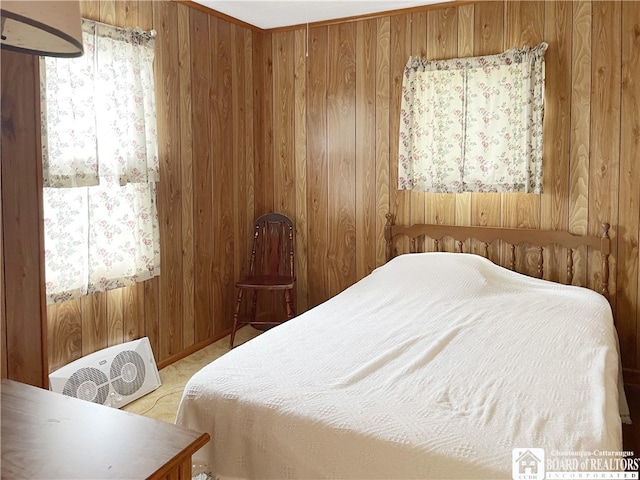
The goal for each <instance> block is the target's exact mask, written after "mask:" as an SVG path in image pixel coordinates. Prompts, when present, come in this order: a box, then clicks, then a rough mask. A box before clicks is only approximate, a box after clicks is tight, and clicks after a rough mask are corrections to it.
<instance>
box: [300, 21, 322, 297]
mask: <svg viewBox="0 0 640 480" xmlns="http://www.w3.org/2000/svg"><path fill="white" fill-rule="evenodd" d="M327 38H328V29H327V27H319V28H312V29H310V30H309V42H308V45H309V58H308V59H307V65H308V67H307V68H308V69H309V73H308V77H307V79H308V81H307V88H308V89H309V92H308V93H307V132H308V135H309V137H308V139H307V188H308V201H307V213H308V215H309V235H308V248H307V257H308V259H309V278H310V281H309V307H314V306H316V305H318V304H319V303H321V302H323V301H325V300H326V299H327V298H329V273H328V269H327V253H328V248H329V247H328V244H329V239H328V231H327V230H328V226H327V218H328V212H327V206H328V196H327V195H328V190H327V183H328V179H327V176H328V172H327V78H326V73H327V63H328V43H327ZM298 248H300V246H299V245H298Z"/></svg>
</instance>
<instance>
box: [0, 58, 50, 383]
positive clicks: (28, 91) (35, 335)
mask: <svg viewBox="0 0 640 480" xmlns="http://www.w3.org/2000/svg"><path fill="white" fill-rule="evenodd" d="M0 61H1V63H2V71H1V72H0V73H1V75H2V80H1V81H0V86H1V88H2V92H1V95H2V142H1V143H0V147H1V152H2V162H1V163H0V168H1V169H2V188H1V193H2V216H3V218H2V227H3V231H2V232H0V234H2V235H3V239H2V242H3V247H4V250H3V252H4V257H3V267H4V275H5V278H6V279H7V280H9V281H6V282H5V284H4V291H3V295H4V302H5V303H4V305H5V309H6V330H5V331H4V332H3V339H4V341H5V342H6V347H7V350H6V352H7V377H8V378H10V379H13V380H17V381H20V382H23V383H29V384H31V385H36V386H44V385H46V375H47V373H48V372H47V371H46V369H47V356H46V355H47V351H46V338H47V332H46V329H45V328H43V325H45V320H44V319H45V315H46V313H45V312H44V305H45V298H44V272H43V270H44V253H43V252H44V250H43V247H42V227H41V220H40V219H41V218H42V167H41V164H40V153H39V147H40V131H39V115H40V114H39V109H40V102H39V100H40V98H39V96H38V95H36V92H37V91H38V90H37V89H38V87H37V85H38V77H39V69H38V59H37V57H34V56H31V55H23V54H18V53H14V52H10V51H6V50H2V51H1V52H0Z"/></svg>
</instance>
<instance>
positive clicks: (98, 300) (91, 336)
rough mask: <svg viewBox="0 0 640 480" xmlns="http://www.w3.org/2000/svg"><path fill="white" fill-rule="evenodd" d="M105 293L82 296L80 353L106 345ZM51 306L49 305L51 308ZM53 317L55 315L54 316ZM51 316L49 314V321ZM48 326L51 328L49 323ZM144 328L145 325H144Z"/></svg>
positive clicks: (92, 350) (89, 351) (55, 344)
mask: <svg viewBox="0 0 640 480" xmlns="http://www.w3.org/2000/svg"><path fill="white" fill-rule="evenodd" d="M106 298H107V297H106V295H105V294H104V293H99V294H96V295H90V296H86V297H82V298H81V299H80V311H81V316H82V320H81V321H82V329H81V331H82V344H81V345H82V355H88V354H90V353H93V352H95V351H97V350H100V349H101V348H105V347H106V346H107V343H108V340H107V322H106V318H107V302H106ZM51 308H53V307H49V309H51ZM54 318H55V317H54ZM51 321H52V318H51V315H49V322H50V323H51ZM49 328H52V326H51V325H49ZM145 328H146V327H145ZM51 346H52V347H54V346H55V347H56V348H52V352H51V355H55V354H56V353H55V351H56V350H57V349H58V348H57V343H52V344H51Z"/></svg>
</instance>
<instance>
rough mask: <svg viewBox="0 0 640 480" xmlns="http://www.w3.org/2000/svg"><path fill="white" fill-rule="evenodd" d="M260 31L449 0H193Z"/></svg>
mask: <svg viewBox="0 0 640 480" xmlns="http://www.w3.org/2000/svg"><path fill="white" fill-rule="evenodd" d="M193 1H195V2H196V3H199V4H201V5H204V6H206V7H208V8H211V9H213V10H216V11H218V12H220V13H224V14H225V15H229V16H230V17H233V18H236V19H238V20H241V21H243V22H245V23H248V24H250V25H253V26H255V27H258V28H262V29H265V30H267V29H271V28H280V27H288V26H292V25H303V24H305V23H315V22H323V21H327V20H336V19H341V18H347V17H354V16H362V15H368V14H372V13H380V12H387V11H391V10H401V9H405V8H413V7H419V6H423V5H431V4H434V3H444V2H446V1H451V0H348V1H343V2H338V1H334V0H298V1H284V0H262V1H260V0H233V1H229V0H227V1H218V0H193Z"/></svg>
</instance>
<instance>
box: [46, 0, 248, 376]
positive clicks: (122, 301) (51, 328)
mask: <svg viewBox="0 0 640 480" xmlns="http://www.w3.org/2000/svg"><path fill="white" fill-rule="evenodd" d="M81 9H82V15H83V17H85V18H89V19H92V20H97V21H100V22H104V23H109V24H112V25H117V26H122V27H136V26H140V27H141V28H143V29H145V30H150V29H155V30H156V31H157V37H156V55H155V63H154V65H155V69H156V76H155V78H156V98H157V120H158V135H159V149H160V182H159V183H158V211H159V219H160V242H161V256H162V258H161V275H160V276H159V277H156V278H154V279H152V280H150V281H147V282H144V283H141V284H137V285H135V286H133V287H128V288H124V289H119V290H112V291H109V292H106V293H100V294H96V295H91V296H87V297H83V298H81V299H78V300H72V301H69V302H65V303H62V304H59V305H55V306H50V307H49V308H48V315H47V316H48V321H47V324H48V337H49V345H50V355H49V357H50V359H49V370H50V371H52V370H55V369H56V368H59V367H60V366H62V365H64V364H66V363H68V362H69V361H72V360H74V359H77V358H79V357H81V356H83V355H86V354H88V353H91V352H93V351H96V350H99V349H101V348H104V347H107V346H111V345H114V344H119V343H122V342H125V341H128V340H131V339H135V338H139V337H142V336H148V337H149V339H150V341H151V345H152V348H153V351H154V354H155V357H156V361H158V363H159V364H160V365H161V366H162V365H165V364H168V363H170V362H171V361H173V360H175V359H176V358H179V357H180V356H182V355H184V354H185V353H187V352H190V351H194V350H196V349H198V348H200V347H202V346H204V345H206V344H207V343H209V342H211V341H212V340H213V339H215V338H218V337H220V336H222V335H224V334H225V333H226V332H227V331H228V330H229V328H230V326H231V323H232V322H233V310H232V307H233V300H234V291H233V284H234V282H235V279H237V278H238V277H239V276H240V273H241V271H242V269H244V268H246V265H245V264H246V263H247V258H248V253H247V249H248V248H249V247H248V240H249V237H250V235H251V226H252V224H253V218H254V205H253V195H254V193H253V190H254V165H253V159H254V155H253V148H254V141H253V136H254V134H253V117H254V108H253V102H254V95H255V92H254V84H253V63H252V59H253V49H254V39H253V35H254V34H253V32H252V31H251V30H248V29H246V28H243V27H240V26H237V25H234V24H232V23H229V22H227V21H224V20H221V19H218V18H216V17H214V16H211V15H208V14H206V13H203V12H201V11H198V10H195V9H191V8H189V7H187V6H184V5H181V4H178V3H176V2H173V1H156V2H149V1H145V0H139V1H138V0H130V1H116V0H100V1H83V2H81Z"/></svg>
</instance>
